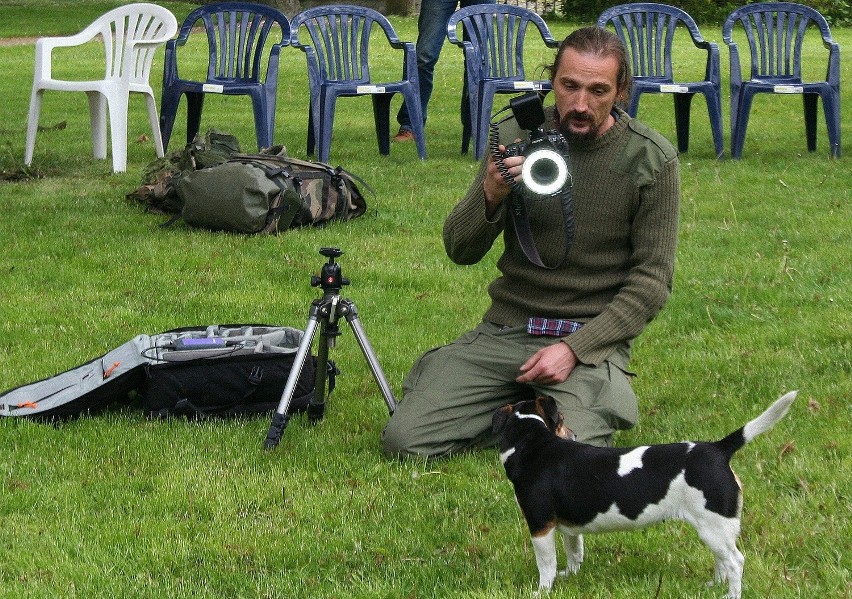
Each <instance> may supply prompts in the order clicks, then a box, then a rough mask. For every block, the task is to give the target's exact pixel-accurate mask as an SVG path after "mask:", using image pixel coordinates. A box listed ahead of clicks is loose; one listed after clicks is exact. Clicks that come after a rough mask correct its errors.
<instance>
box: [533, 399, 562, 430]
mask: <svg viewBox="0 0 852 599" xmlns="http://www.w3.org/2000/svg"><path fill="white" fill-rule="evenodd" d="M535 401H536V404H537V406H538V410H537V411H538V412H539V414H540V415H541V416H542V417H543V418H544V422H545V424H547V428H548V429H550V430H551V431H556V428H557V427H558V426H559V408H558V407H557V406H556V400H555V399H553V398H552V397H551V396H550V395H539V396H538V397H536V399H535Z"/></svg>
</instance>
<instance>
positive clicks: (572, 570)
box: [559, 562, 583, 576]
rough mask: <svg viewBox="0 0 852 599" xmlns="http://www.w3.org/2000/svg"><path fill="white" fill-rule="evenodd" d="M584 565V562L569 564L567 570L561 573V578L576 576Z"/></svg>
mask: <svg viewBox="0 0 852 599" xmlns="http://www.w3.org/2000/svg"><path fill="white" fill-rule="evenodd" d="M582 565H583V562H568V564H567V565H566V566H565V569H564V570H560V571H559V576H571V575H572V574H576V573H577V572H579V571H580V566H582Z"/></svg>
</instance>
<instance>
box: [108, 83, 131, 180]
mask: <svg viewBox="0 0 852 599" xmlns="http://www.w3.org/2000/svg"><path fill="white" fill-rule="evenodd" d="M128 100H129V97H128V94H127V93H126V92H125V93H118V94H114V95H112V96H111V97H108V98H107V107H108V108H107V109H108V111H109V131H110V142H111V144H112V170H113V172H115V173H123V172H125V171H126V170H127V105H128Z"/></svg>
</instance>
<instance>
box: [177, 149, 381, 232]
mask: <svg viewBox="0 0 852 599" xmlns="http://www.w3.org/2000/svg"><path fill="white" fill-rule="evenodd" d="M356 182H357V183H360V184H361V185H362V186H363V187H364V188H365V189H367V190H369V191H371V192H372V191H373V190H372V189H371V188H370V186H369V185H367V184H366V183H365V182H364V181H363V180H362V179H361V178H359V177H357V176H355V175H353V174H352V173H350V172H348V171H346V170H344V169H343V168H341V167H339V166H338V167H333V166H331V165H329V164H326V163H323V162H310V161H306V160H299V159H298V158H291V157H289V156H287V153H286V150H285V149H284V148H283V147H282V146H274V147H272V148H267V149H265V150H263V151H261V152H260V153H259V154H232V155H231V157H230V158H229V159H228V161H227V162H225V163H223V164H219V165H216V166H214V167H211V168H207V169H204V170H199V171H195V172H192V173H189V174H187V175H185V176H184V177H182V178H181V180H180V181H179V182H178V184H177V192H178V194H179V195H180V197H181V199H182V201H183V210H182V214H181V216H182V218H183V220H184V222H186V223H187V224H188V225H192V226H197V227H204V228H207V229H213V230H222V231H236V232H240V233H277V232H278V231H282V230H286V229H288V228H292V227H301V226H306V225H323V224H325V223H327V222H329V221H333V220H350V219H353V218H357V217H359V216H361V215H362V214H364V213H365V212H366V210H367V202H366V200H365V199H364V196H363V194H362V193H361V190H360V189H359V188H358V185H357V183H356Z"/></svg>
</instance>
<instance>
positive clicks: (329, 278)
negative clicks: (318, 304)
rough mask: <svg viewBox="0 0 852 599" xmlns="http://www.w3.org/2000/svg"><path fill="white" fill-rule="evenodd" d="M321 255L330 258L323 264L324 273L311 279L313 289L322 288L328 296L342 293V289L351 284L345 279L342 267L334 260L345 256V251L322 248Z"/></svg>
mask: <svg viewBox="0 0 852 599" xmlns="http://www.w3.org/2000/svg"><path fill="white" fill-rule="evenodd" d="M319 252H320V254H322V255H323V256H325V257H326V258H328V262H326V263H325V264H323V266H322V271H321V272H320V274H319V276H316V275H314V276H312V277H311V287H322V290H323V292H325V293H326V294H334V295H336V294H337V293H339V292H340V288H341V287H343V286H344V285H348V284H349V279H347V278H344V277H343V274H342V272H341V270H340V265H339V264H337V263H336V262H335V261H334V259H335V258H339V257H340V256H342V255H343V250H341V249H340V248H334V247H324V248H320V251H319Z"/></svg>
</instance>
